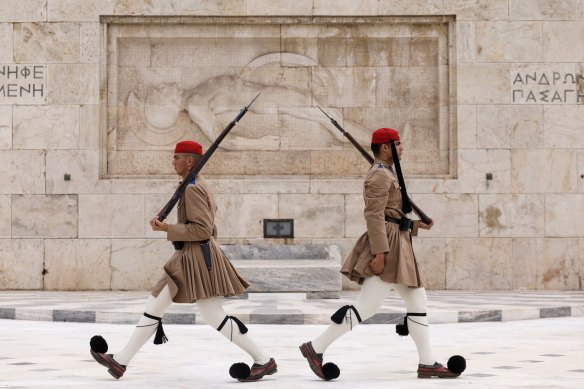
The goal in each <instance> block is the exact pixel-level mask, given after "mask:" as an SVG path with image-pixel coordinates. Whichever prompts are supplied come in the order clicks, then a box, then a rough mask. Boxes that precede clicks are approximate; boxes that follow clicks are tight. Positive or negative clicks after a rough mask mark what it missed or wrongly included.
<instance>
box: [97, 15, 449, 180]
mask: <svg viewBox="0 0 584 389" xmlns="http://www.w3.org/2000/svg"><path fill="white" fill-rule="evenodd" d="M166 20H167V21H168V23H160V24H149V25H145V24H140V23H139V22H137V23H136V24H128V19H125V20H124V21H123V23H122V22H120V24H116V23H114V22H115V17H112V18H111V19H109V24H108V27H107V31H108V32H107V34H108V39H107V40H104V42H107V43H106V44H107V47H104V50H106V51H107V53H108V63H107V72H106V73H105V74H106V76H107V80H103V82H102V85H107V86H108V91H107V92H108V93H107V94H103V96H106V98H107V102H106V103H107V106H108V110H107V120H106V127H105V128H104V129H103V131H104V132H105V133H106V134H107V137H104V139H107V144H106V145H104V149H106V150H107V163H106V164H104V165H105V166H107V170H106V172H105V175H108V176H122V177H124V176H125V177H128V176H134V177H137V176H142V177H152V176H166V175H172V174H173V170H172V167H171V165H170V158H171V150H172V148H173V145H174V143H175V142H177V141H179V140H182V139H196V140H198V141H200V142H201V143H202V144H203V146H204V147H205V148H206V147H208V146H209V145H210V144H211V143H212V142H213V140H214V139H215V138H216V137H217V136H218V135H219V133H220V132H221V130H222V129H223V128H224V127H225V126H227V124H228V123H229V122H230V121H231V120H232V119H233V118H234V117H235V116H236V115H237V113H238V112H239V110H240V109H241V108H242V107H243V106H244V105H245V104H247V103H248V102H249V101H250V100H251V98H253V96H255V95H256V94H257V93H258V92H260V91H261V92H262V94H261V97H260V98H259V99H258V101H256V103H255V104H254V106H253V107H252V109H251V110H250V111H249V112H248V113H247V114H246V116H245V117H244V118H243V119H242V120H241V121H240V122H239V123H238V124H237V126H236V127H235V128H234V130H233V131H232V132H231V133H230V134H229V136H228V137H226V138H225V140H224V141H223V143H222V144H221V147H220V149H219V151H218V153H219V154H218V155H217V157H216V158H213V159H212V160H211V161H210V163H209V165H207V166H205V174H207V175H231V176H232V175H242V174H245V175H327V176H348V175H361V174H363V172H364V171H366V168H367V166H366V165H367V164H366V162H365V161H364V160H362V156H361V155H360V154H359V153H358V152H357V151H356V150H354V148H353V146H352V145H351V144H350V143H349V142H348V141H347V140H346V139H345V138H344V137H343V136H342V134H341V133H340V132H339V131H338V130H337V129H336V128H335V127H334V126H333V125H332V124H331V123H330V121H329V120H328V119H327V118H326V117H325V116H324V115H322V113H321V112H320V111H319V110H318V109H317V106H321V107H323V108H325V110H326V111H327V112H328V113H329V114H330V115H331V116H332V117H334V118H335V119H336V120H337V121H339V123H341V124H342V125H343V126H344V127H345V129H346V130H348V131H349V132H350V133H351V134H352V135H353V137H355V138H356V139H357V141H359V143H361V144H362V145H363V146H364V147H365V148H367V149H369V145H370V136H371V132H372V131H373V130H375V129H377V128H379V127H393V128H396V129H398V130H399V131H400V133H401V135H402V140H403V141H404V144H407V145H408V149H407V153H405V154H404V161H403V163H404V166H407V171H408V174H409V175H410V176H415V175H423V176H447V175H448V174H450V173H451V170H450V169H451V166H452V165H451V155H452V152H451V150H450V141H449V139H451V137H452V130H453V129H452V126H453V123H452V122H451V117H452V115H451V114H450V111H449V110H450V107H449V94H451V93H454V91H452V90H450V89H449V88H450V85H449V81H448V80H449V71H450V67H449V66H450V64H451V63H452V61H449V60H448V58H449V55H450V54H449V49H448V48H449V47H451V46H452V45H451V44H449V31H450V29H449V27H450V25H449V23H448V22H445V21H444V20H445V19H444V18H438V19H436V20H433V19H432V20H430V19H428V18H426V19H424V22H423V23H416V21H417V20H416V18H414V17H413V18H412V21H411V22H404V20H403V18H402V19H400V20H399V22H395V21H394V20H393V19H391V18H388V19H387V20H377V19H376V20H375V21H372V22H364V21H363V19H358V18H357V19H355V22H350V21H348V20H347V18H344V19H339V21H337V22H332V21H331V22H329V23H324V22H322V23H316V22H314V20H312V19H311V18H307V19H306V21H305V22H299V21H298V20H297V19H291V22H290V23H289V24H287V23H285V22H283V21H282V20H283V19H282V18H278V19H277V22H275V23H271V20H270V18H266V19H265V23H257V20H256V22H255V23H253V24H246V23H245V21H244V20H242V21H241V22H242V23H241V24H238V23H233V22H232V21H225V20H216V21H215V22H214V23H211V24H210V23H209V22H208V19H201V21H198V22H193V23H192V24H184V23H181V24H178V25H177V24H176V23H174V22H173V19H172V18H167V19H166ZM102 74H103V73H102Z"/></svg>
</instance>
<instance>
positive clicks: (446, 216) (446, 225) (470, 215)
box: [410, 194, 479, 238]
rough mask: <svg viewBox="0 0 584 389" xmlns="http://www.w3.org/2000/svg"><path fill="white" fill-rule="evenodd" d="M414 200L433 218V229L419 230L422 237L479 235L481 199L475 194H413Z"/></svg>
mask: <svg viewBox="0 0 584 389" xmlns="http://www.w3.org/2000/svg"><path fill="white" fill-rule="evenodd" d="M410 196H411V198H412V200H413V201H414V202H415V203H416V205H418V206H419V207H420V208H421V209H422V210H423V211H424V212H425V213H426V214H427V215H428V216H429V217H430V218H432V220H434V226H433V227H432V229H431V230H429V231H428V230H419V232H418V234H419V236H421V237H428V238H430V237H433V238H438V237H470V238H474V237H477V236H478V219H477V215H478V209H479V201H478V197H477V195H474V194H412V195H410Z"/></svg>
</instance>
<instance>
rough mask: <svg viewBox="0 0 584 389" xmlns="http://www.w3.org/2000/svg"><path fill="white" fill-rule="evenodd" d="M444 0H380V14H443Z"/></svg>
mask: <svg viewBox="0 0 584 389" xmlns="http://www.w3.org/2000/svg"><path fill="white" fill-rule="evenodd" d="M443 14H444V2H443V1H442V0H379V15H398V16H402V15H424V16H425V15H443Z"/></svg>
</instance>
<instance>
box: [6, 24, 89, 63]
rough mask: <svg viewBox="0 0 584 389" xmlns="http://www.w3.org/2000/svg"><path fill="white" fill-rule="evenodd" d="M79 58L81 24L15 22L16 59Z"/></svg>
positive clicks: (58, 59) (51, 60)
mask: <svg viewBox="0 0 584 389" xmlns="http://www.w3.org/2000/svg"><path fill="white" fill-rule="evenodd" d="M79 59H80V56H79V24H78V23H18V24H15V26H14V60H15V62H18V63H39V62H40V63H53V62H57V63H74V62H79Z"/></svg>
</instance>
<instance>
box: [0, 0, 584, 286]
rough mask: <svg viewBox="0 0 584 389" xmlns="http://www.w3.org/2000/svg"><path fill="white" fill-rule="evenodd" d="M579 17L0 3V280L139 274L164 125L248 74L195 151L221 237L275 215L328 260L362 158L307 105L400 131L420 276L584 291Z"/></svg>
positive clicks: (160, 171) (141, 277) (167, 191)
mask: <svg viewBox="0 0 584 389" xmlns="http://www.w3.org/2000/svg"><path fill="white" fill-rule="evenodd" d="M583 34H584V1H583V0H562V1H560V0H410V1H403V0H298V1H294V2H291V1H285V0H233V1H218V0H216V1H215V0H180V1H179V0H164V1H163V0H150V1H145V0H12V1H5V2H3V3H2V7H0V166H1V167H2V168H0V183H1V184H0V289H50V290H110V289H113V290H126V289H148V288H150V287H151V286H152V285H153V283H154V282H155V281H156V280H157V279H158V277H159V274H160V267H161V265H162V264H163V263H164V261H165V260H166V259H167V258H168V257H169V256H170V255H171V253H172V248H171V246H170V244H168V243H167V242H166V241H165V240H164V239H161V236H160V235H159V234H158V233H154V232H152V231H151V230H150V229H149V228H148V223H147V222H148V220H149V218H150V217H151V216H152V215H154V214H155V213H157V212H158V211H159V209H160V208H161V207H162V206H163V205H164V203H165V202H166V201H167V200H168V198H169V197H170V195H171V194H172V192H173V188H174V186H175V185H176V183H177V179H176V178H174V177H172V176H171V173H172V170H171V169H170V167H171V165H170V157H171V155H172V154H171V149H172V143H173V142H174V141H175V140H177V139H181V138H185V137H197V138H199V137H200V138H201V140H202V143H204V144H205V145H208V144H209V143H210V140H211V139H212V138H213V137H214V136H216V133H217V131H218V130H220V129H221V128H222V127H223V126H224V125H226V124H227V122H228V121H229V120H231V118H232V117H234V116H235V114H236V113H237V111H238V109H239V108H241V106H243V105H244V104H245V103H246V102H247V100H248V99H250V98H251V97H253V95H254V93H255V92H256V90H258V85H259V88H260V89H264V93H262V96H261V99H260V100H258V101H257V102H256V104H257V106H254V109H252V110H251V111H250V112H249V113H248V114H247V115H246V116H245V118H244V119H243V120H242V121H241V123H240V124H238V125H237V126H236V127H235V129H234V130H233V134H232V135H233V136H230V137H229V138H228V140H229V141H228V143H226V144H225V148H223V149H220V150H219V151H218V152H217V154H216V156H215V157H214V158H213V159H212V161H211V162H210V164H209V165H208V166H207V167H206V168H205V169H206V173H207V177H208V179H209V182H210V183H211V185H212V186H213V189H214V190H215V192H216V196H217V201H218V204H219V207H220V212H219V214H218V218H217V224H218V230H219V235H220V237H221V242H222V243H224V244H229V243H232V244H246V243H266V241H265V240H264V239H263V238H262V231H263V228H262V221H263V219H265V218H294V219H295V232H296V235H295V239H294V240H292V241H288V242H283V241H275V240H274V241H272V243H297V244H311V243H314V244H336V245H339V246H340V247H341V248H342V251H343V257H344V256H346V255H347V254H348V251H349V250H350V249H351V246H352V244H353V243H354V242H355V240H356V239H357V237H358V236H359V235H360V234H361V233H363V232H364V230H365V225H364V221H363V217H362V206H363V204H362V196H361V185H362V177H363V175H364V173H365V170H366V166H365V164H364V161H363V160H362V157H361V156H360V155H359V154H358V153H357V152H356V151H354V150H353V149H352V148H351V146H350V145H349V144H348V143H347V142H346V141H345V140H344V139H342V138H340V137H339V134H337V133H336V132H335V131H334V128H333V127H332V125H331V124H330V122H328V121H327V120H326V118H324V119H323V117H322V116H319V115H320V112H319V111H317V110H315V109H314V106H315V105H317V104H322V105H323V106H325V107H327V111H328V112H329V113H330V114H331V115H333V116H334V117H335V118H336V119H337V120H338V121H339V123H341V124H342V125H344V126H346V128H347V129H348V130H350V131H351V132H354V134H355V135H357V136H358V138H359V139H360V141H361V142H362V143H363V144H366V143H367V139H366V138H367V132H368V131H370V130H373V129H375V128H377V127H381V126H394V127H397V128H399V129H400V130H401V131H402V134H403V135H404V139H405V140H406V141H405V142H404V143H405V147H406V154H405V159H404V162H403V169H404V172H405V174H406V176H407V177H408V180H407V184H408V190H409V192H410V193H411V196H412V198H413V199H414V200H415V201H416V203H417V204H418V205H419V206H421V207H422V208H423V209H424V210H425V211H426V212H427V213H428V214H429V215H430V216H432V217H433V218H434V219H435V221H436V225H435V227H434V228H433V229H432V230H431V231H422V232H421V233H420V236H419V237H417V238H415V239H414V247H415V249H416V254H417V257H418V259H419V261H420V262H421V267H422V270H423V272H424V274H425V276H426V279H427V281H428V286H429V287H430V288H433V289H482V290H509V289H567V290H581V289H582V282H583V280H584V230H583V229H582V228H581V218H582V216H581V215H583V214H584V136H583V134H584V124H583V123H584V104H583V103H584V41H583V40H582V39H580V36H582V35H583ZM218 47H220V48H221V49H218ZM227 52H229V53H230V54H226V53H227ZM185 53H186V54H185ZM183 54H184V55H183ZM219 89H222V90H223V93H217V94H215V92H216V90H219ZM229 92H237V93H229ZM200 93H202V94H203V95H205V96H207V97H206V100H205V99H201V98H200ZM209 94H211V95H213V98H209ZM185 95H186V96H187V97H189V98H185ZM209 118H215V119H213V120H211V121H210V119H209ZM197 123H198V124H197ZM205 131H207V132H208V134H205V133H204V132H205ZM174 215H175V214H174V213H173V214H172V216H171V219H172V218H174V217H175V216H174ZM268 243H270V242H268ZM134 273H135V274H134ZM344 286H345V287H346V288H352V287H354V285H352V284H351V283H349V282H348V281H346V280H345V281H344Z"/></svg>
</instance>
